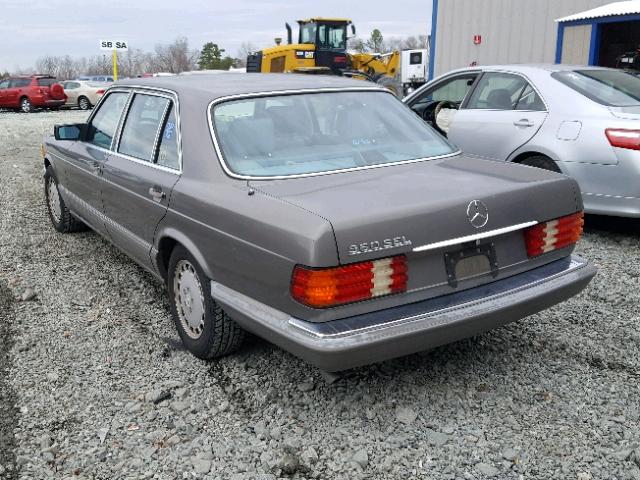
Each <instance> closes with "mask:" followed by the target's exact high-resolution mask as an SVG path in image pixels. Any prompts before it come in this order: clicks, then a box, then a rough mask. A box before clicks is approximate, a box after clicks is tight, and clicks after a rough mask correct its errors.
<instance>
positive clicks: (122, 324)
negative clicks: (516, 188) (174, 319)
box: [0, 112, 640, 480]
mask: <svg viewBox="0 0 640 480" xmlns="http://www.w3.org/2000/svg"><path fill="white" fill-rule="evenodd" d="M85 116H86V114H83V113H80V112H51V113H35V114H30V115H24V114H16V113H9V112H6V113H0V207H1V209H0V478H6V479H12V480H13V479H46V478H73V479H120V478H131V479H150V478H159V479H183V478H184V479H187V478H203V479H214V478H224V479H236V480H239V479H247V480H248V479H263V480H266V479H275V478H322V479H328V478H331V479H334V478H335V479H359V478H362V479H364V478H367V479H368V478H374V479H382V478H398V479H400V478H402V479H406V478H420V479H422V478H425V479H426V478H434V479H458V478H460V479H482V478H491V477H493V478H507V479H512V478H513V479H517V478H540V479H551V478H553V479H558V478H570V479H580V480H588V479H640V467H639V465H640V447H639V445H640V387H639V384H638V380H639V379H640V334H639V332H638V324H639V321H640V316H639V315H640V313H639V312H640V290H639V289H638V278H639V277H640V256H639V255H638V252H639V247H640V226H639V225H638V224H637V223H636V222H630V221H623V220H619V221H611V220H606V219H601V218H590V219H588V228H587V233H586V235H585V237H584V240H583V241H582V242H581V244H580V246H579V248H578V250H579V252H580V253H581V254H582V255H584V256H586V257H587V258H589V259H591V260H592V261H593V262H595V263H596V264H597V265H598V266H599V267H600V273H599V275H598V276H597V277H596V279H595V280H594V281H593V283H592V284H591V285H590V286H589V287H588V289H587V290H586V291H585V292H583V293H582V294H581V295H580V296H578V297H576V298H574V299H572V300H571V301H568V302H566V303H564V304H562V305H560V306H556V307H555V308H552V309H550V310H548V311H546V312H544V313H542V314H539V315H535V316H533V317H530V318H527V319H525V320H522V321H520V322H518V323H515V324H511V325H509V326H508V327H505V328H502V329H499V330H497V331H493V332H490V333H487V334H485V335H482V336H479V337H475V338H472V339H468V340H465V341H461V342H458V343H455V344H452V345H448V346H445V347H441V348H438V349H435V350H432V351H429V352H425V353H421V354H416V355H411V356H408V357H405V358H401V359H397V360H394V361H389V362H385V363H382V364H378V365H374V366H370V367H366V368H359V369H356V370H354V371H352V372H350V373H349V374H348V375H346V376H344V377H343V378H341V379H339V380H337V381H335V382H334V383H331V384H330V383H328V382H326V381H325V380H324V379H323V377H322V375H321V374H320V372H318V371H317V370H315V369H314V368H312V367H310V366H308V365H306V364H305V363H303V362H302V361H300V360H298V359H297V358H295V357H293V356H291V355H289V354H288V353H285V352H283V351H282V350H279V349H278V348H275V347H273V346H271V345H269V344H267V343H266V342H264V341H261V340H258V339H254V340H252V342H250V344H249V345H248V346H246V347H245V348H244V349H243V350H242V351H241V352H240V353H238V354H236V355H234V356H231V357H228V358H225V359H222V360H220V361H216V362H211V363H206V362H202V361H200V360H197V359H196V358H194V357H192V356H191V355H189V354H188V353H187V352H185V351H184V350H183V349H182V348H181V345H180V342H179V340H178V337H177V335H176V333H175V331H174V328H173V325H172V323H171V320H170V314H169V308H168V304H167V302H166V300H165V298H164V289H163V287H162V286H161V285H159V284H157V283H156V282H155V281H154V280H153V279H152V277H150V276H149V275H148V274H147V273H145V272H144V271H143V270H142V269H141V268H138V267H137V266H136V265H135V264H134V263H133V262H131V261H130V260H128V259H127V258H126V257H125V256H124V255H123V254H121V253H120V252H119V251H118V250H116V249H115V248H114V247H112V246H111V245H109V244H108V243H106V242H105V241H104V240H102V238H100V237H99V236H98V235H96V234H93V233H91V232H87V233H81V234H74V235H61V234H58V233H56V232H55V231H54V230H53V228H52V227H51V226H50V224H49V222H48V219H47V217H46V215H45V207H44V204H43V194H42V178H41V176H42V167H41V164H40V161H39V160H38V148H39V144H40V139H41V136H42V133H43V132H44V131H50V130H51V127H52V125H53V124H54V123H64V122H75V121H81V120H82V119H83V118H84V117H85Z"/></svg>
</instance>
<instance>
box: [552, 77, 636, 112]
mask: <svg viewBox="0 0 640 480" xmlns="http://www.w3.org/2000/svg"><path fill="white" fill-rule="evenodd" d="M551 76H552V77H553V78H555V79H556V80H558V81H559V82H562V83H564V84H565V85H567V86H568V87H570V88H572V89H574V90H575V91H576V92H579V93H581V94H582V95H584V96H585V97H587V98H589V99H591V100H593V101H594V102H597V103H600V104H601V105H607V106H609V107H632V106H636V105H640V77H637V76H635V75H632V74H630V73H626V72H620V71H616V70H597V69H594V70H574V71H569V72H554V73H552V74H551Z"/></svg>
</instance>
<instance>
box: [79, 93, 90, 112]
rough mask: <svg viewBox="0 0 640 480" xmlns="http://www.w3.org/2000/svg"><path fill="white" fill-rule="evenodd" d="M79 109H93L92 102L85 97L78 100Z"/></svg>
mask: <svg viewBox="0 0 640 480" xmlns="http://www.w3.org/2000/svg"><path fill="white" fill-rule="evenodd" d="M78 108H79V109H80V110H89V109H90V108H91V102H90V101H89V99H88V98H87V97H85V96H82V97H80V98H78Z"/></svg>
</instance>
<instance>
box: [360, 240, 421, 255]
mask: <svg viewBox="0 0 640 480" xmlns="http://www.w3.org/2000/svg"><path fill="white" fill-rule="evenodd" d="M409 245H411V240H409V239H408V238H406V237H405V236H404V235H402V236H400V237H393V238H385V239H384V240H374V241H372V242H364V243H358V244H355V243H354V244H353V245H349V255H361V254H363V253H368V252H378V251H380V250H388V249H390V248H399V247H408V246H409Z"/></svg>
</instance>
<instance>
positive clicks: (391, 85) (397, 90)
mask: <svg viewBox="0 0 640 480" xmlns="http://www.w3.org/2000/svg"><path fill="white" fill-rule="evenodd" d="M376 83H377V84H378V85H381V86H383V87H384V88H386V89H387V90H390V91H391V93H393V94H394V95H395V96H396V97H398V98H402V85H400V82H398V81H397V80H396V79H395V78H393V77H389V76H387V75H383V76H381V77H380V78H378V79H377V80H376Z"/></svg>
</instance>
